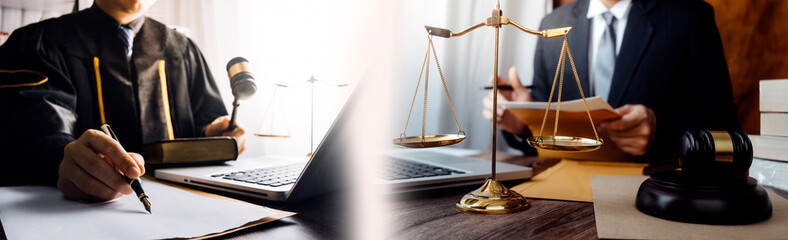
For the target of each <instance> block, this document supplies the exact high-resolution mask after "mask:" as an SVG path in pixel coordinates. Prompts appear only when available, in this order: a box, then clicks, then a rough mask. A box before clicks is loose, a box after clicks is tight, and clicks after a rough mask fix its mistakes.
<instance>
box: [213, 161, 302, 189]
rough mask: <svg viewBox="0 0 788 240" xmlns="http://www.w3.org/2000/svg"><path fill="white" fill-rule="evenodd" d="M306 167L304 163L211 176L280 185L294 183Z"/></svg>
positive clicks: (273, 185) (259, 183)
mask: <svg viewBox="0 0 788 240" xmlns="http://www.w3.org/2000/svg"><path fill="white" fill-rule="evenodd" d="M303 169H304V164H303V163H300V164H293V165H285V166H280V167H270V168H259V169H252V170H245V171H237V172H231V173H223V174H214V175H211V177H215V178H223V179H227V180H233V181H238V182H246V183H252V184H258V185H263V186H271V187H279V186H284V185H287V184H293V183H295V182H296V180H298V175H299V174H301V170H303Z"/></svg>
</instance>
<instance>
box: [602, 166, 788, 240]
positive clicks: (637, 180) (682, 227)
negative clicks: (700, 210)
mask: <svg viewBox="0 0 788 240" xmlns="http://www.w3.org/2000/svg"><path fill="white" fill-rule="evenodd" d="M647 178H648V177H646V176H593V177H591V184H592V186H593V190H594V215H595V217H596V226H597V227H596V229H597V234H598V235H597V236H598V237H599V238H614V239H715V240H716V239H785V237H786V236H788V228H786V227H785V226H786V224H788V200H786V199H784V198H782V197H780V196H778V195H777V194H774V193H773V192H771V191H769V198H770V199H771V201H772V217H771V218H769V219H767V220H766V221H763V222H759V223H753V224H747V225H733V226H721V225H706V224H694V223H681V222H674V221H668V220H664V219H660V218H656V217H652V216H649V215H646V214H645V213H642V212H640V211H638V210H637V208H635V196H636V195H637V191H638V187H640V184H641V183H643V181H644V180H646V179H647Z"/></svg>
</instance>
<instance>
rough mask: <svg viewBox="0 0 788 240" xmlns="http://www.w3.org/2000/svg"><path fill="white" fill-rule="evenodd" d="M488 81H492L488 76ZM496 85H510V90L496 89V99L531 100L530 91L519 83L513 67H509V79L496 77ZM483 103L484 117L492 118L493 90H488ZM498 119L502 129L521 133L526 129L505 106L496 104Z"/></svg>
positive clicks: (497, 122) (497, 121)
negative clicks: (488, 92)
mask: <svg viewBox="0 0 788 240" xmlns="http://www.w3.org/2000/svg"><path fill="white" fill-rule="evenodd" d="M490 83H493V79H492V78H490ZM497 84H498V86H512V90H498V101H499V102H500V101H521V102H530V101H533V98H532V97H531V92H530V91H529V90H528V89H527V88H526V87H524V86H523V85H522V83H520V78H519V77H518V76H517V69H516V68H514V67H511V68H509V80H508V81H507V80H506V79H504V78H503V77H500V76H499V77H498V81H497ZM482 104H484V110H483V111H482V115H483V116H484V118H485V119H487V120H490V121H492V118H493V112H492V111H493V110H492V109H493V91H490V94H489V95H487V97H485V98H484V100H483V101H482ZM496 111H497V112H498V119H496V121H495V122H496V124H498V127H500V128H501V129H503V130H504V131H507V132H510V133H513V134H517V135H521V134H523V133H525V131H526V130H527V126H526V125H525V124H523V123H522V122H521V121H520V120H519V119H517V117H515V116H514V114H512V113H511V112H509V110H507V109H506V108H505V107H503V106H500V105H498V109H497V110H496Z"/></svg>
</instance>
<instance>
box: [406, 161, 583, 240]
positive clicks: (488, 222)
mask: <svg viewBox="0 0 788 240" xmlns="http://www.w3.org/2000/svg"><path fill="white" fill-rule="evenodd" d="M477 157H481V158H487V159H489V154H484V155H481V156H477ZM498 159H499V161H500V162H508V163H513V164H518V165H524V166H531V167H533V168H534V173H535V174H538V173H539V172H541V171H544V170H545V169H547V168H549V167H550V166H552V165H555V164H556V163H558V162H559V161H560V160H558V159H546V158H538V157H523V156H512V155H507V154H502V153H499V154H498ZM520 182H521V181H520ZM517 183H518V182H514V183H512V182H508V183H506V186H507V187H512V186H514V185H515V184H517ZM478 187H479V186H469V187H462V188H451V189H443V190H439V191H429V192H419V193H414V194H410V196H403V197H400V198H399V199H397V201H395V202H394V206H393V209H394V212H393V213H392V214H393V217H394V218H393V219H396V222H397V225H396V226H394V227H395V229H393V230H394V231H393V233H394V234H396V235H395V236H393V238H396V239H492V238H496V239H532V238H533V239H594V238H597V233H596V222H595V220H594V206H593V204H592V203H584V202H569V201H556V200H540V199H528V200H529V201H530V202H531V207H530V208H529V209H527V210H525V211H521V212H517V213H511V214H503V215H479V214H469V213H461V212H459V211H457V210H455V209H454V204H455V203H456V202H457V200H459V199H460V198H461V197H462V196H463V195H465V194H466V193H468V192H470V191H471V190H473V189H475V188H478Z"/></svg>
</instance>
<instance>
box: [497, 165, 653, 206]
mask: <svg viewBox="0 0 788 240" xmlns="http://www.w3.org/2000/svg"><path fill="white" fill-rule="evenodd" d="M646 165H647V164H644V163H624V162H597V161H574V160H567V159H564V160H561V162H560V163H558V164H556V165H555V166H553V167H551V168H549V169H547V170H545V171H544V172H542V173H539V174H538V175H536V176H534V177H533V178H532V179H531V180H529V181H527V182H524V183H522V184H520V185H517V186H514V187H512V190H514V191H516V192H518V193H520V194H522V195H523V196H525V197H526V198H528V197H531V198H543V199H556V200H568V201H579V202H592V201H593V196H592V194H591V175H638V176H642V175H643V168H644V167H645V166H646Z"/></svg>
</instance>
